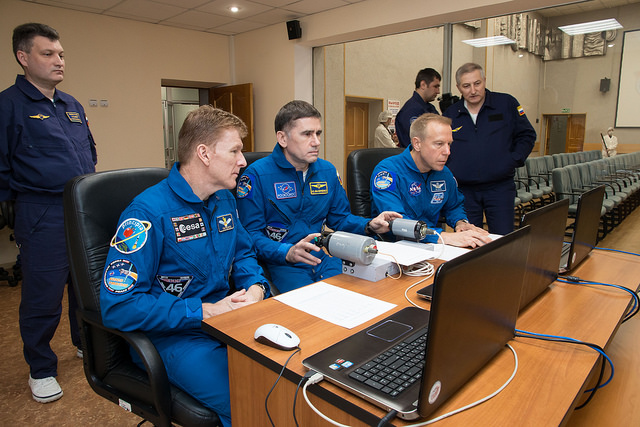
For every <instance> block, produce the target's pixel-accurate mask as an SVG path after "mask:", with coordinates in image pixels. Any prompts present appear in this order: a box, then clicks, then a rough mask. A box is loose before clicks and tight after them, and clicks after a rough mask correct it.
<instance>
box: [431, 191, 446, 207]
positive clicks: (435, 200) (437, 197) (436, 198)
mask: <svg viewBox="0 0 640 427" xmlns="http://www.w3.org/2000/svg"><path fill="white" fill-rule="evenodd" d="M443 201H444V193H433V197H432V198H431V204H432V205H437V204H440V203H442V202H443Z"/></svg>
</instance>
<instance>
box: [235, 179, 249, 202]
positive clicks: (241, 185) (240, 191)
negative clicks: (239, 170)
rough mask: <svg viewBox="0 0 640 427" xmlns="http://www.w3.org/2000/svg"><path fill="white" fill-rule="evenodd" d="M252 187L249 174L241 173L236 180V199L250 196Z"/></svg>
mask: <svg viewBox="0 0 640 427" xmlns="http://www.w3.org/2000/svg"><path fill="white" fill-rule="evenodd" d="M252 188H253V184H252V180H251V176H249V175H242V176H241V177H240V179H239V180H238V186H237V187H236V196H237V197H238V199H244V198H245V197H249V196H251V189H252Z"/></svg>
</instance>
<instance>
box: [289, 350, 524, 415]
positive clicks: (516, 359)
mask: <svg viewBox="0 0 640 427" xmlns="http://www.w3.org/2000/svg"><path fill="white" fill-rule="evenodd" d="M507 347H509V350H511V353H513V360H514V368H513V372H512V373H511V376H510V377H509V378H508V379H507V381H505V383H504V384H502V385H501V386H500V387H499V388H498V389H497V390H496V391H494V392H493V393H491V394H490V395H488V396H485V397H483V398H482V399H479V400H476V401H475V402H473V403H470V404H468V405H465V406H463V407H461V408H458V409H456V410H453V411H451V412H447V413H446V414H443V415H440V416H439V417H436V418H433V419H431V420H428V421H425V422H423V423H419V424H410V425H408V426H407V427H420V426H426V425H429V424H432V423H435V422H437V421H440V420H442V419H445V418H448V417H450V416H452V415H455V414H459V413H460V412H463V411H466V410H467V409H471V408H473V407H474V406H478V405H479V404H481V403H484V402H486V401H487V400H489V399H491V398H493V397H495V396H497V395H498V394H499V393H500V392H501V391H502V390H504V389H505V388H506V387H507V386H508V385H509V384H510V383H511V381H512V380H513V378H514V377H515V376H516V373H517V372H518V353H516V350H515V349H514V348H513V347H511V345H509V344H507ZM315 376H317V380H316V381H315V382H314V381H313V380H314V377H315ZM323 379H324V377H323V376H322V375H321V374H316V375H314V376H313V377H311V379H310V380H309V381H308V382H307V383H306V384H305V385H304V387H303V388H302V394H303V395H304V398H305V400H306V401H307V404H308V405H309V406H310V407H311V409H313V411H314V412H315V413H316V414H318V415H319V416H321V417H322V418H323V419H324V420H326V421H328V422H329V423H331V424H333V425H336V426H339V427H348V426H345V425H344V424H340V423H338V422H336V421H334V420H332V419H331V418H329V417H327V416H326V415H324V414H323V413H322V412H320V411H319V410H318V409H316V407H315V406H313V405H312V404H311V402H310V401H309V398H308V396H307V391H306V388H307V387H308V386H309V385H310V384H315V383H316V382H320V381H322V380H323ZM392 412H393V411H392ZM389 414H390V413H388V414H387V416H385V417H384V418H383V420H384V419H385V418H387V417H388V416H389ZM394 415H396V414H394ZM381 421H382V420H381ZM379 425H380V424H379Z"/></svg>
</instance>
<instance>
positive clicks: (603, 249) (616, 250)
mask: <svg viewBox="0 0 640 427" xmlns="http://www.w3.org/2000/svg"><path fill="white" fill-rule="evenodd" d="M593 249H600V250H601V251H611V252H620V253H622V254H629V255H635V256H640V254H637V253H635V252H627V251H621V250H620V249H611V248H601V247H600V246H595V247H594V248H593Z"/></svg>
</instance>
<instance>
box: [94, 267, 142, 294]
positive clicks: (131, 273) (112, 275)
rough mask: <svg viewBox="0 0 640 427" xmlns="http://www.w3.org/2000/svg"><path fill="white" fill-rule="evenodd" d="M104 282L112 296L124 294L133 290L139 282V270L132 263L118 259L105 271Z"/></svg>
mask: <svg viewBox="0 0 640 427" xmlns="http://www.w3.org/2000/svg"><path fill="white" fill-rule="evenodd" d="M102 282H103V283H104V287H105V288H107V290H108V291H109V292H111V293H112V294H124V293H125V292H129V291H130V290H131V289H133V288H134V286H135V285H136V283H137V282H138V270H137V269H136V266H135V265H133V263H132V262H131V261H129V260H127V259H117V260H115V261H111V262H110V263H109V265H108V266H107V267H106V268H105V269H104V278H103V279H102Z"/></svg>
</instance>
